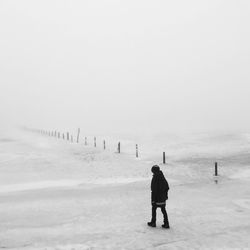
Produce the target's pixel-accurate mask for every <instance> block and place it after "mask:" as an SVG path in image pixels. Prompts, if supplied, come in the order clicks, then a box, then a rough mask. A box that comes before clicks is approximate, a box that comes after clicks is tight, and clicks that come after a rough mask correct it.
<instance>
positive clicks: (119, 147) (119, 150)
mask: <svg viewBox="0 0 250 250" xmlns="http://www.w3.org/2000/svg"><path fill="white" fill-rule="evenodd" d="M118 153H119V154H120V153H121V143H120V142H118Z"/></svg>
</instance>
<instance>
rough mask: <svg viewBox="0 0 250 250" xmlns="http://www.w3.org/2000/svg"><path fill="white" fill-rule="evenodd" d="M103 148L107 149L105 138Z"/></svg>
mask: <svg viewBox="0 0 250 250" xmlns="http://www.w3.org/2000/svg"><path fill="white" fill-rule="evenodd" d="M103 149H104V150H105V149H106V142H105V140H104V141H103Z"/></svg>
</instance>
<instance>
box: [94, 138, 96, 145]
mask: <svg viewBox="0 0 250 250" xmlns="http://www.w3.org/2000/svg"><path fill="white" fill-rule="evenodd" d="M94 146H95V147H96V137H94Z"/></svg>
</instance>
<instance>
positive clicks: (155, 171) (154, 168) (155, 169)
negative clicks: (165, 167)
mask: <svg viewBox="0 0 250 250" xmlns="http://www.w3.org/2000/svg"><path fill="white" fill-rule="evenodd" d="M151 172H152V173H153V174H160V173H162V172H161V170H160V167H159V166H158V165H154V166H153V167H152V168H151Z"/></svg>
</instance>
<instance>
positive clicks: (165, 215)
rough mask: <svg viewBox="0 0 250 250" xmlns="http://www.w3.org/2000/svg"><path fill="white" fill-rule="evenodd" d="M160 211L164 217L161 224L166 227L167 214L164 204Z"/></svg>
mask: <svg viewBox="0 0 250 250" xmlns="http://www.w3.org/2000/svg"><path fill="white" fill-rule="evenodd" d="M161 211H162V214H163V218H164V224H163V226H164V227H166V228H169V222H168V214H167V211H166V206H161Z"/></svg>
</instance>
